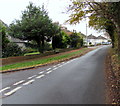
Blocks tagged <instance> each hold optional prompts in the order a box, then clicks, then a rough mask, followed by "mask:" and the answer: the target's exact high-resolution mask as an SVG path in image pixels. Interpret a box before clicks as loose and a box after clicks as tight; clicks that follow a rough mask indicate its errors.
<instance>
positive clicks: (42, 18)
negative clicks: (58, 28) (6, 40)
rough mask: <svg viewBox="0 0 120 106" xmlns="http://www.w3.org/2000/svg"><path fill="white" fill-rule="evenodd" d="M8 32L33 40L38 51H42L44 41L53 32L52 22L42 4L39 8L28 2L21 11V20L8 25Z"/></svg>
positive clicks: (48, 38)
mask: <svg viewBox="0 0 120 106" xmlns="http://www.w3.org/2000/svg"><path fill="white" fill-rule="evenodd" d="M10 34H11V35H12V36H14V37H16V38H19V39H22V40H28V41H35V42H36V43H37V46H38V51H39V52H41V53H43V51H44V42H45V41H50V38H51V37H52V35H53V34H54V32H53V24H52V21H51V19H50V18H49V17H48V13H47V12H46V10H45V9H44V6H42V8H40V7H37V6H34V5H33V3H30V4H29V5H28V6H27V9H26V10H24V11H23V13H22V18H21V20H16V21H15V22H14V23H12V24H11V25H10Z"/></svg>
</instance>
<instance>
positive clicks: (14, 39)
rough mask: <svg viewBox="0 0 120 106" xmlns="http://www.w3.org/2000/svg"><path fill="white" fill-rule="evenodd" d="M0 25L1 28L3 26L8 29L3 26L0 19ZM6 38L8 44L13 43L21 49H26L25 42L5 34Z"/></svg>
mask: <svg viewBox="0 0 120 106" xmlns="http://www.w3.org/2000/svg"><path fill="white" fill-rule="evenodd" d="M0 24H2V25H3V26H5V27H6V28H7V29H8V25H7V24H5V23H4V22H3V21H2V20H1V19H0ZM6 37H7V38H8V40H9V41H10V42H13V43H15V44H17V45H18V46H19V47H21V48H22V49H25V48H26V47H25V43H26V42H27V41H22V40H20V39H17V38H14V37H12V36H10V35H9V34H8V33H7V34H6Z"/></svg>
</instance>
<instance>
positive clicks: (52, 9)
mask: <svg viewBox="0 0 120 106" xmlns="http://www.w3.org/2000/svg"><path fill="white" fill-rule="evenodd" d="M29 2H33V3H34V4H35V5H37V6H40V7H41V6H42V5H43V4H44V6H45V9H46V10H47V11H48V15H49V17H50V18H51V19H52V20H53V22H59V23H60V24H61V25H62V26H65V27H67V28H68V30H70V31H73V30H76V31H77V32H82V33H84V34H86V23H87V21H85V20H84V21H82V22H80V24H77V25H69V24H65V21H66V20H68V19H69V14H67V13H63V12H66V11H67V7H68V6H69V4H70V3H71V2H70V0H0V19H1V20H2V21H3V22H4V23H6V24H7V25H9V24H11V23H12V21H14V20H15V19H18V20H19V19H20V17H21V15H22V11H24V10H25V9H26V6H28V5H29ZM87 24H88V23H87ZM90 34H93V35H95V36H99V35H103V33H102V32H101V33H98V31H95V30H93V29H91V28H89V27H87V36H88V35H90Z"/></svg>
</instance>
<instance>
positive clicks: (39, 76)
mask: <svg viewBox="0 0 120 106" xmlns="http://www.w3.org/2000/svg"><path fill="white" fill-rule="evenodd" d="M44 76H45V75H44V74H43V75H40V76H37V77H36V78H38V79H39V78H42V77H44Z"/></svg>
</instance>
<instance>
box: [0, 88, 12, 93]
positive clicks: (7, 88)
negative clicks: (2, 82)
mask: <svg viewBox="0 0 120 106" xmlns="http://www.w3.org/2000/svg"><path fill="white" fill-rule="evenodd" d="M7 89H10V87H6V88H3V89H1V90H0V93H1V92H3V91H5V90H7Z"/></svg>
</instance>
